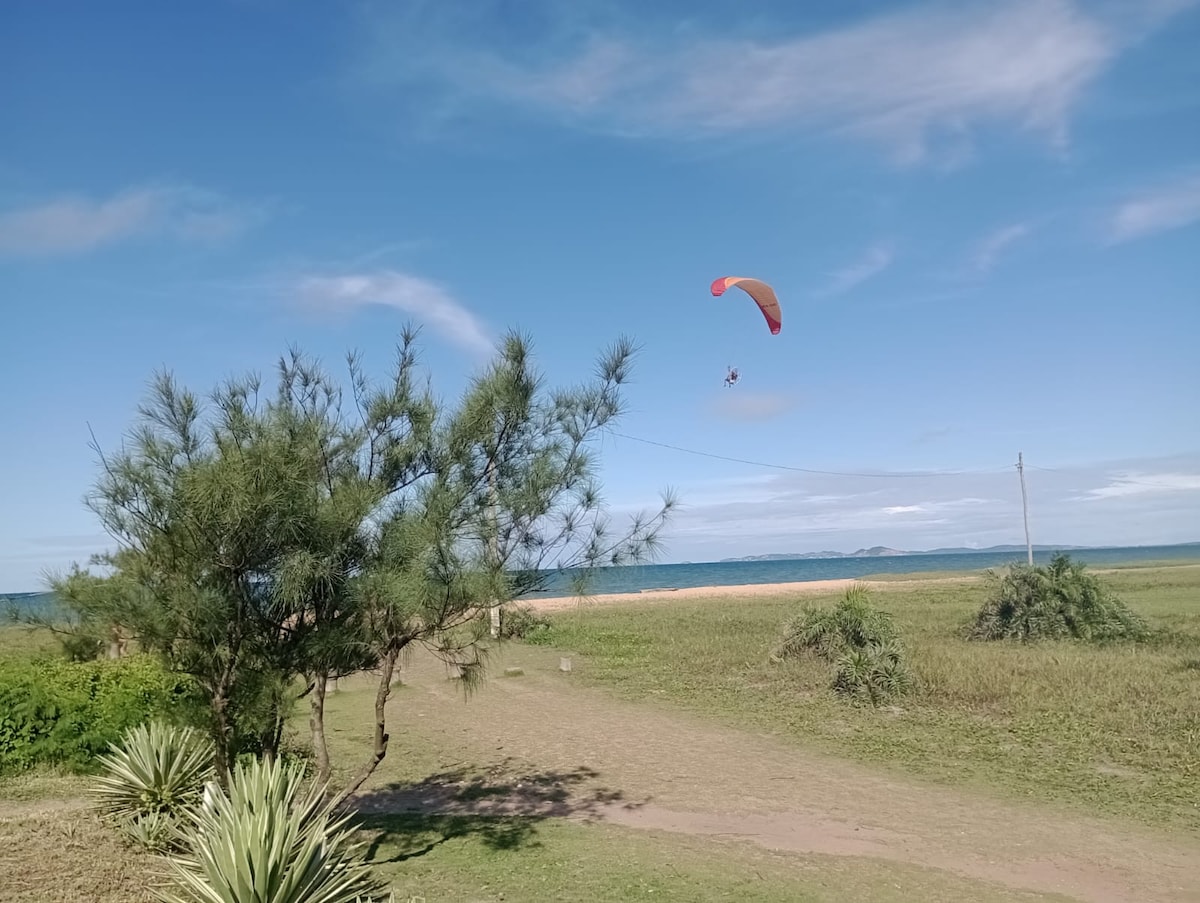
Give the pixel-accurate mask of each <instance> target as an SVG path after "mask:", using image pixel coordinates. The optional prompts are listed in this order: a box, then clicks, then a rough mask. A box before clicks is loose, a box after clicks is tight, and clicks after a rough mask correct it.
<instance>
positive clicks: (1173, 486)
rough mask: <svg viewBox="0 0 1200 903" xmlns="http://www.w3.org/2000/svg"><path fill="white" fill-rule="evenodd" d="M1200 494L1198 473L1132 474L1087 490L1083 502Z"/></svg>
mask: <svg viewBox="0 0 1200 903" xmlns="http://www.w3.org/2000/svg"><path fill="white" fill-rule="evenodd" d="M1184 492H1189V493H1190V492H1200V473H1132V474H1121V475H1118V476H1114V477H1113V478H1112V479H1111V481H1110V482H1109V483H1108V484H1106V485H1104V486H1098V487H1096V488H1094V489H1089V490H1088V491H1087V492H1086V493H1084V494H1083V495H1082V496H1080V497H1079V498H1081V499H1084V500H1096V499H1115V498H1126V497H1129V496H1135V495H1163V494H1168V495H1175V494H1178V493H1184Z"/></svg>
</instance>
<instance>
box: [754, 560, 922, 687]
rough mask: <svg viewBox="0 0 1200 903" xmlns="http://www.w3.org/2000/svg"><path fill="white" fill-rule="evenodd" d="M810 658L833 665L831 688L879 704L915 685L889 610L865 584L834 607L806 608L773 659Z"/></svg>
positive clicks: (785, 634)
mask: <svg viewBox="0 0 1200 903" xmlns="http://www.w3.org/2000/svg"><path fill="white" fill-rule="evenodd" d="M805 655H812V656H816V657H819V658H822V659H825V660H826V661H830V662H832V663H833V665H834V676H833V689H834V690H836V691H837V692H838V693H840V694H842V695H845V696H850V697H853V698H855V699H862V700H866V701H869V702H871V703H873V704H878V703H880V702H882V701H884V700H886V699H888V698H890V697H892V696H895V695H899V694H901V693H905V692H907V691H908V690H909V688H910V687H911V685H912V679H911V676H910V674H909V671H908V666H907V661H906V657H905V652H904V647H903V646H902V645H901V644H900V638H899V635H898V633H897V631H896V628H895V625H894V624H893V623H892V619H891V617H890V616H889V615H888V614H887V612H884V611H880V610H879V609H877V608H874V607H872V606H871V604H870V595H869V593H868V591H867V588H866V587H865V586H862V585H861V584H855V585H853V586H851V587H849V588H848V589H847V590H846V592H845V593H844V594H843V596H842V598H841V599H839V600H838V603H837V605H835V606H833V607H832V608H815V607H812V606H807V605H806V606H804V607H803V608H802V609H801V610H800V613H799V614H797V615H796V616H795V617H794V618H792V619H791V620H790V621H789V622H788V623H787V625H786V626H785V627H784V631H783V638H782V639H781V640H780V642H779V643H778V645H777V646H776V647H775V650H774V652H773V653H772V656H771V657H772V659H773V660H774V661H782V660H784V659H789V658H798V657H801V656H805Z"/></svg>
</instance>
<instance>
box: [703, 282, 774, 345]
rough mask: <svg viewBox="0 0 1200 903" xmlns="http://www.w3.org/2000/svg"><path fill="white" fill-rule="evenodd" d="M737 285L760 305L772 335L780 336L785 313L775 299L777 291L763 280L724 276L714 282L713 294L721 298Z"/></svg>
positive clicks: (759, 307)
mask: <svg viewBox="0 0 1200 903" xmlns="http://www.w3.org/2000/svg"><path fill="white" fill-rule="evenodd" d="M735 285H736V286H737V287H738V288H740V289H741V290H742V291H744V292H745V293H746V294H747V295H749V296H750V297H751V298H753V299H754V301H755V303H757V304H758V309H759V310H761V311H762V315H763V317H764V318H765V319H766V321H767V326H769V327H770V328H771V335H779V330H780V329H781V328H782V327H783V311H781V310H780V309H779V299H778V298H776V297H775V290H774V289H773V288H771V286H769V285H767V283H765V282H763V281H762V280H761V279H751V278H749V277H746V276H722V277H721V278H720V279H714V280H713V284H712V293H713V295H714V296H715V297H720V296H721V295H723V294H725V290H726V289H730V288H733V287H734V286H735Z"/></svg>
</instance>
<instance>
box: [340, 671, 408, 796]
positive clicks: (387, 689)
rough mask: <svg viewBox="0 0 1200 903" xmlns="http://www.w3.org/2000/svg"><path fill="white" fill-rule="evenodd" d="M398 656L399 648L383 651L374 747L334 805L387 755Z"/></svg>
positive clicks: (365, 777)
mask: <svg viewBox="0 0 1200 903" xmlns="http://www.w3.org/2000/svg"><path fill="white" fill-rule="evenodd" d="M399 658H400V650H399V649H389V650H388V651H387V652H386V653H384V656H383V659H382V660H381V662H380V668H381V673H380V675H379V687H378V688H377V689H376V690H375V749H374V751H373V752H372V753H371V757H370V758H369V759H367V761H366V762H364V763H363V765H362V767H361V768H360V769H359V770H358V774H356V775H355V776H354V779H353V780H352V781H351V782H350V783H349V785H348V786H347V787H346V789H345V790H343V791H342V792H341V793H339V794H338V795H337V798H336V799H335V800H334V805H335V806H341V805H342V803H344V802H345V801H346V800H347V799H349V798H350V796H351V795H352V794H353V793H354V792H355V791H357V790H358V788H359V787H361V786H362V785H363V784H365V783H366V781H367V778H369V777H370V776H371V775H372V774H374V773H375V769H376V768H378V767H379V763H380V762H382V761H383V758H384V756H386V755H387V748H388V733H387V701H388V699H389V698H390V696H391V695H392V675H393V674H395V671H396V661H397V660H398V659H399Z"/></svg>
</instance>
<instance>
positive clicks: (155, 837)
mask: <svg viewBox="0 0 1200 903" xmlns="http://www.w3.org/2000/svg"><path fill="white" fill-rule="evenodd" d="M214 752H215V750H214V747H213V743H212V740H211V739H210V738H209V737H208V736H207V735H206V734H204V733H202V732H201V731H198V730H196V729H195V728H191V727H176V726H173V725H169V724H165V723H163V722H161V721H152V722H150V724H148V725H138V726H137V727H134V728H132V729H130V730H128V731H126V732H125V734H124V735H123V737H122V738H121V742H120V743H119V744H116V745H115V746H114V748H113V749H112V751H111V752H109V753H107V754H106V755H102V756H100V757H99V760H98V761H99V764H100V767H101V768H102V773H101V776H100V778H99V779H98V780H97V781H96V782H95V784H93V785H92V787H91V793H92V796H93V798H94V799H95V801H96V806H97V808H99V809H100V811H101V812H102V813H104V815H106V816H108V817H111V818H113V819H114V820H115V821H116V822H117V824H118V825H119V826H120V827H121V829H122V830H123V831H124V832H125V833H126V834H128V835H129V836H130V837H131V838H132V839H133V840H134V841H135V842H137V843H139V844H140V845H141V846H144V847H146V848H147V849H150V850H155V851H163V850H167V849H170V848H172V847H175V846H176V845H177V841H178V832H177V827H178V826H179V823H180V820H181V819H183V818H185V817H186V815H187V813H188V812H190V811H192V810H193V809H194V808H195V807H196V806H197V805H198V804H199V802H200V799H201V797H202V795H203V793H204V786H205V784H206V783H207V782H208V781H209V780H211V779H212V778H213V777H214V775H213V755H214Z"/></svg>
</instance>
